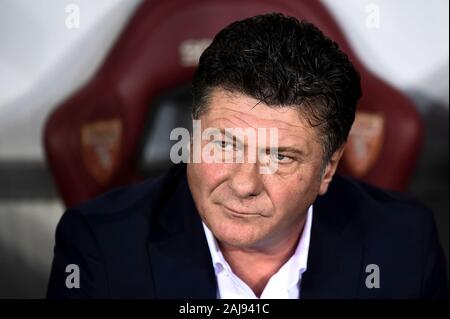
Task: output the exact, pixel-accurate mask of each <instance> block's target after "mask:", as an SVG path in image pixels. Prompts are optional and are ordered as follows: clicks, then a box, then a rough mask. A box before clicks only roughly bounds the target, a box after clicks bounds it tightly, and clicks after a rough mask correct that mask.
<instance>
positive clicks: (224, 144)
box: [215, 140, 234, 151]
mask: <svg viewBox="0 0 450 319" xmlns="http://www.w3.org/2000/svg"><path fill="white" fill-rule="evenodd" d="M215 144H216V145H217V146H218V147H219V148H221V149H222V150H224V151H231V150H232V149H233V147H234V146H233V143H230V142H227V141H223V140H219V141H215Z"/></svg>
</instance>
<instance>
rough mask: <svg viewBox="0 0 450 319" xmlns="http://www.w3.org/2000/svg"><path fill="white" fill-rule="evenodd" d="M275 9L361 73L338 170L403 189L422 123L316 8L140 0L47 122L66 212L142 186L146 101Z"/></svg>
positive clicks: (283, 2)
mask: <svg viewBox="0 0 450 319" xmlns="http://www.w3.org/2000/svg"><path fill="white" fill-rule="evenodd" d="M274 11H277V12H283V13H285V14H287V15H292V16H296V17H298V18H300V19H305V20H308V21H310V22H312V23H314V24H315V25H316V26H318V27H319V28H320V29H321V30H323V31H324V33H325V34H327V35H328V36H329V37H331V38H332V39H333V40H335V41H336V42H337V43H339V45H340V47H341V49H342V50H343V51H345V52H346V53H347V54H348V55H349V57H350V58H351V60H352V61H353V63H354V65H355V67H356V68H357V69H358V70H359V71H360V74H361V77H362V87H363V98H362V99H361V101H360V105H359V111H358V116H357V121H356V122H355V125H354V127H353V129H352V132H351V136H350V138H349V143H348V147H347V149H346V151H345V155H344V158H343V161H342V164H341V166H340V168H339V169H340V171H341V172H343V173H344V174H349V175H353V176H356V177H358V178H360V179H362V180H364V181H366V182H368V183H372V184H375V185H378V186H381V187H385V188H390V189H395V190H400V191H401V190H405V189H406V187H407V185H408V182H409V179H410V177H411V175H412V172H413V169H414V166H415V162H416V159H417V157H418V154H419V150H420V146H421V144H422V136H423V125H422V122H421V119H420V117H419V116H418V113H417V112H416V110H415V107H414V105H413V104H412V103H411V102H410V101H409V100H408V99H407V98H406V97H405V96H404V95H402V94H401V93H400V92H398V91H397V90H395V89H394V88H392V87H390V86H389V85H388V84H387V83H385V82H383V81H382V80H380V79H379V78H377V77H376V76H374V75H373V74H372V73H370V72H369V71H368V70H367V69H366V68H365V67H364V65H363V64H362V63H361V62H360V61H359V59H358V57H356V56H355V54H354V53H353V52H352V50H351V48H350V47H349V45H348V43H347V42H346V40H345V38H344V36H343V34H342V32H341V31H340V29H339V27H338V26H337V24H336V22H335V21H334V19H333V18H332V17H331V16H330V14H329V13H328V12H327V10H326V9H325V8H324V7H323V6H322V5H321V4H320V3H319V2H318V1H295V0H267V1H258V0H249V1H241V0H207V1H206V0H173V1H162V0H161V1H156V0H155V1H143V2H142V4H141V5H140V6H139V7H138V9H137V10H136V12H135V14H134V15H133V16H132V18H131V19H130V21H129V23H128V25H127V27H126V28H125V29H124V31H123V32H122V34H121V35H120V37H119V39H118V40H117V42H116V43H115V45H114V47H113V48H112V50H111V52H110V53H109V55H108V56H107V58H106V59H105V61H104V62H103V64H102V66H101V67H100V68H99V70H98V71H97V72H96V74H95V76H94V77H93V78H92V79H91V80H90V81H89V82H88V83H87V84H86V85H84V87H82V88H81V89H79V90H78V91H77V92H75V93H74V94H73V95H72V96H70V97H69V98H68V99H67V100H66V101H65V102H64V103H62V104H61V105H59V106H58V107H56V108H55V110H54V111H53V112H52V114H51V115H50V117H49V118H48V121H47V123H46V126H45V132H44V145H45V151H46V156H47V161H48V165H49V168H50V170H51V172H52V173H53V175H54V178H55V181H56V184H57V187H58V188H59V191H60V193H61V196H62V198H63V200H64V202H65V204H66V205H67V206H72V205H74V204H76V203H79V202H82V201H85V200H87V199H89V198H91V197H93V196H96V195H98V194H100V193H102V192H104V191H106V190H108V189H110V188H112V187H115V186H118V185H123V184H127V183H131V182H133V181H137V180H139V179H141V178H142V177H141V176H140V175H139V172H138V170H137V163H138V161H139V158H138V157H139V152H138V150H139V147H140V142H141V139H142V135H143V132H144V130H145V126H146V120H147V115H148V112H149V106H150V105H151V103H152V101H154V100H155V98H156V97H158V96H159V95H160V94H161V93H162V92H165V91H167V90H169V89H171V88H175V87H177V86H182V85H186V84H189V82H190V81H191V78H192V75H193V72H194V70H195V66H196V61H197V58H198V56H199V54H200V52H201V51H202V49H204V47H205V46H207V45H208V43H209V41H210V40H211V39H212V38H213V37H214V35H215V34H216V33H217V32H218V31H219V30H220V29H222V28H223V27H225V26H226V25H228V24H230V23H231V22H233V21H235V20H240V19H243V18H246V17H249V16H253V15H256V14H261V13H267V12H274Z"/></svg>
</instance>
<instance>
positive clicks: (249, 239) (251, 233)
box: [210, 220, 261, 248]
mask: <svg viewBox="0 0 450 319" xmlns="http://www.w3.org/2000/svg"><path fill="white" fill-rule="evenodd" d="M211 226H212V228H211V227H210V229H211V231H212V233H213V234H214V236H215V237H216V238H217V239H218V240H219V241H220V242H221V243H224V244H226V245H229V246H233V247H237V248H248V247H252V246H255V245H256V244H257V243H258V242H259V241H260V240H261V235H260V234H258V233H257V232H255V227H258V226H257V225H251V224H246V223H244V224H242V223H241V222H240V221H230V220H228V221H216V223H214V222H213V223H212V225H211Z"/></svg>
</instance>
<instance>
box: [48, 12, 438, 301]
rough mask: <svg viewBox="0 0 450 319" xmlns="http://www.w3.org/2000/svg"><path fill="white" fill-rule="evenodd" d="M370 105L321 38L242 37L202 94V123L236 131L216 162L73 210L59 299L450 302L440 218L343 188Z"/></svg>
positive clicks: (217, 43) (247, 30) (211, 60)
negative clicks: (269, 132) (343, 169)
mask: <svg viewBox="0 0 450 319" xmlns="http://www.w3.org/2000/svg"><path fill="white" fill-rule="evenodd" d="M360 95H361V90H360V83H359V76H358V74H357V72H356V71H355V69H354V68H353V66H352V64H351V63H350V61H349V60H348V58H347V57H346V55H345V54H343V53H342V52H341V51H340V50H339V48H338V46H337V45H336V44H335V43H334V42H332V41H331V40H329V39H328V38H326V37H325V36H324V35H323V34H322V33H321V31H320V30H318V29H317V28H316V27H314V26H313V25H311V24H309V23H306V22H299V21H297V20H296V19H294V18H290V17H285V16H283V15H280V14H267V15H261V16H257V17H253V18H250V19H246V20H243V21H239V22H236V23H233V24H231V25H230V26H228V27H227V28H225V29H224V30H222V31H221V32H220V33H219V34H218V35H217V36H216V37H215V39H214V41H213V43H212V44H211V45H210V46H209V47H208V48H207V49H206V51H205V52H204V53H203V55H202V57H201V58H200V62H199V67H198V70H197V72H196V74H195V77H194V81H193V118H194V119H197V120H200V121H201V125H202V127H204V128H217V130H218V131H219V132H220V134H219V135H218V136H217V134H216V135H215V137H214V138H213V141H212V143H213V146H214V151H215V153H214V156H213V157H214V160H213V161H204V160H200V161H194V160H193V156H191V158H190V163H188V164H187V165H185V164H178V165H175V166H174V168H173V169H172V170H171V171H170V172H169V173H167V174H166V175H164V176H162V177H160V178H159V179H156V180H150V181H147V182H144V183H142V184H139V185H134V186H130V187H128V188H123V189H119V190H115V191H112V192H110V193H107V194H105V195H103V196H101V197H99V198H97V199H95V200H93V201H91V202H88V203H85V204H82V205H79V206H77V207H75V208H72V209H69V211H68V212H66V213H65V214H64V216H63V218H62V219H61V221H60V223H59V225H58V228H57V233H56V246H55V257H54V261H53V266H52V272H51V278H50V282H49V288H48V296H49V297H52V298H77V297H78V298H91V297H92V298H441V297H445V296H446V295H447V280H446V270H445V261H444V257H443V253H442V249H441V247H440V245H439V243H438V239H437V234H436V228H435V225H434V221H433V218H432V214H431V213H430V212H429V211H428V210H427V209H426V208H424V207H422V206H421V205H420V204H417V203H415V202H414V201H413V200H411V199H409V198H407V197H406V196H404V195H401V194H396V193H391V192H387V191H383V190H380V189H377V188H375V187H371V186H368V185H365V184H361V183H358V182H356V181H354V180H351V179H348V178H343V177H339V176H335V171H336V167H337V165H338V163H339V160H340V158H341V156H342V153H343V150H344V147H345V142H346V139H347V135H348V132H349V130H350V128H351V125H352V123H353V120H354V117H355V109H356V104H357V101H358V99H359V98H360ZM227 128H232V129H241V130H247V129H249V130H250V131H251V130H254V131H255V132H256V130H257V133H255V135H257V136H258V141H260V140H259V137H260V136H262V135H265V131H260V130H258V129H260V128H272V129H275V130H276V132H277V135H276V136H277V138H276V141H275V142H276V145H275V147H273V145H269V147H267V145H266V144H264V143H259V142H258V143H257V145H253V146H255V147H252V146H251V145H250V144H251V143H250V140H251V138H250V137H251V134H249V135H248V136H244V138H237V137H236V136H232V137H231V139H230V138H229V137H227V135H226V129H227ZM261 132H263V133H261ZM194 142H195V141H194ZM197 142H198V141H197ZM209 142H211V141H208V140H202V141H201V143H202V144H201V146H202V147H203V148H205V147H206V145H207V144H208V143H209ZM194 144H195V143H193V144H192V145H191V149H193V148H195V146H194ZM239 152H241V154H244V155H245V154H250V153H252V152H253V154H257V156H256V158H257V160H256V161H251V160H249V159H250V156H249V157H248V158H246V157H245V156H244V160H243V161H240V160H237V156H236V154H238V153H239ZM218 154H219V155H220V160H217V156H218ZM229 154H231V157H229V158H228V159H230V158H231V161H226V160H224V158H226V155H229ZM222 155H225V156H222ZM271 165H272V166H271ZM263 166H271V167H275V169H274V170H273V171H271V172H269V173H267V174H263V173H261V167H263ZM68 267H69V268H68ZM66 271H67V272H66Z"/></svg>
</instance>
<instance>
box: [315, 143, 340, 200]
mask: <svg viewBox="0 0 450 319" xmlns="http://www.w3.org/2000/svg"><path fill="white" fill-rule="evenodd" d="M344 148H345V143H344V145H342V146H341V147H339V148H338V149H337V150H336V151H335V152H334V153H333V155H332V156H331V158H330V160H329V161H328V163H327V166H326V167H325V170H324V171H323V175H322V180H321V182H320V188H319V195H324V194H325V193H326V192H327V191H328V186H329V185H330V183H331V181H332V179H333V176H334V173H336V168H337V166H338V164H339V160H340V159H341V157H342V154H343V153H344Z"/></svg>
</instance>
